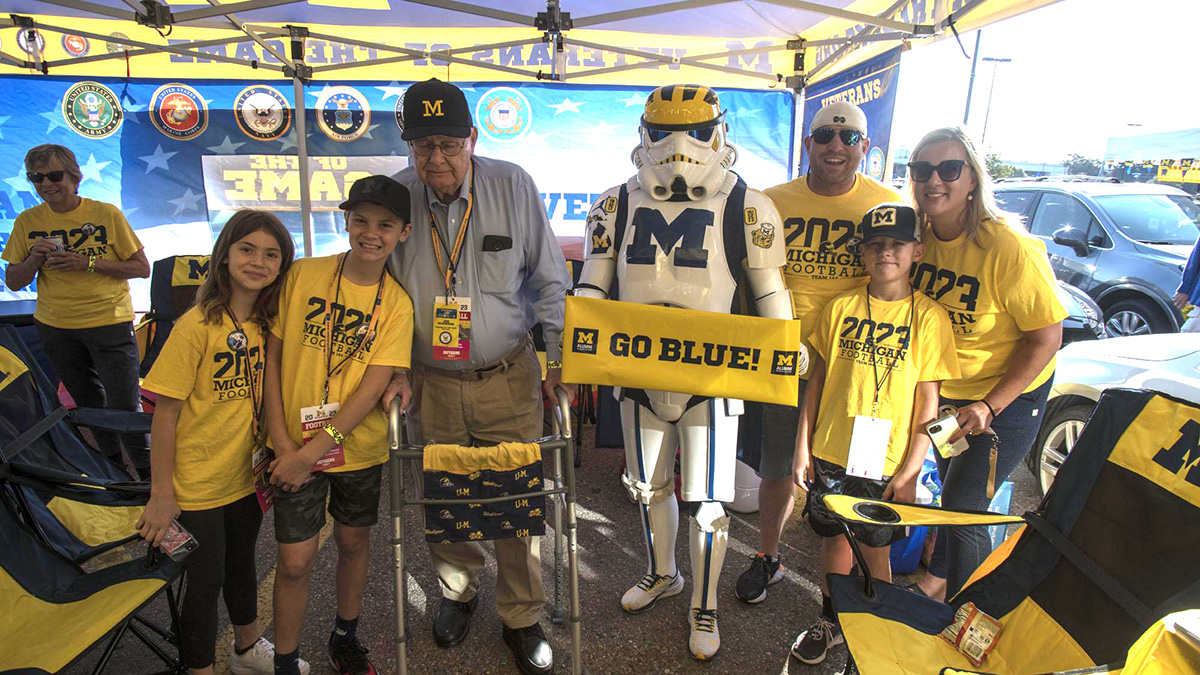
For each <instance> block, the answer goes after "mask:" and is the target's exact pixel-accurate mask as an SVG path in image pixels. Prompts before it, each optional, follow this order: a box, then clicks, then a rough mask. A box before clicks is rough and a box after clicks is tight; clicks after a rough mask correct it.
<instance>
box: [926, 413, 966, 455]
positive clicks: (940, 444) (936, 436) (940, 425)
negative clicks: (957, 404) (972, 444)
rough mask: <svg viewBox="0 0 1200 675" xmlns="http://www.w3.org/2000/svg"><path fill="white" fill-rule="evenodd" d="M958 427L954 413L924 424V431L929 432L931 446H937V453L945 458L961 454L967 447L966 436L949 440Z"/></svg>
mask: <svg viewBox="0 0 1200 675" xmlns="http://www.w3.org/2000/svg"><path fill="white" fill-rule="evenodd" d="M958 429H959V427H958V419H956V418H955V417H954V415H946V416H945V417H941V418H938V419H936V420H934V421H932V422H930V423H929V424H926V425H925V431H927V432H929V437H930V438H931V439H933V447H935V448H937V452H938V454H939V455H941V456H942V457H943V458H945V459H950V458H951V457H954V456H955V455H958V454H961V453H962V452H963V451H964V450H966V449H967V448H968V447H969V446H968V444H967V439H966V437H963V438H960V439H958V440H957V441H954V442H953V443H951V442H950V437H951V436H953V435H954V434H955V433H956V432H957V431H958Z"/></svg>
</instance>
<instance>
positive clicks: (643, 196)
mask: <svg viewBox="0 0 1200 675" xmlns="http://www.w3.org/2000/svg"><path fill="white" fill-rule="evenodd" d="M723 117H724V114H723V113H722V112H721V110H720V104H719V102H718V101H717V96H716V94H715V93H714V92H713V91H712V90H711V89H709V88H708V87H703V86H697V85H674V86H667V87H660V88H658V89H656V90H655V91H654V92H653V93H651V94H650V97H649V98H648V99H647V102H646V112H645V114H644V115H643V117H642V127H641V144H640V145H639V146H638V147H637V148H636V149H635V150H634V151H633V162H634V164H635V166H637V168H638V173H637V175H636V176H634V177H633V178H630V179H629V181H628V182H627V183H626V184H625V185H622V186H618V187H616V188H612V189H610V190H608V191H607V192H605V193H604V194H602V195H601V196H600V198H599V199H598V200H597V201H596V203H595V204H594V205H593V206H592V209H591V211H589V214H588V220H587V237H586V242H585V251H586V253H585V256H584V266H583V270H582V273H581V275H580V282H579V284H578V285H577V286H576V288H575V294H576V295H578V296H584V297H596V298H609V297H610V294H611V296H612V299H616V300H621V301H625V302H637V303H642V304H654V305H667V306H672V307H683V308H687V309H695V310H703V311H708V312H725V313H728V312H731V311H734V310H735V309H736V303H738V301H739V298H738V284H739V283H747V284H748V285H749V289H750V292H751V293H750V297H751V298H753V300H754V303H755V306H756V308H757V313H758V314H759V315H760V316H767V317H772V318H780V319H791V318H792V303H791V297H790V295H789V293H788V290H787V287H786V285H785V284H784V281H783V273H782V266H783V264H784V262H785V249H784V243H783V241H782V229H781V227H780V225H781V223H780V219H779V214H778V212H777V211H776V210H775V206H774V204H772V203H771V200H770V199H769V198H767V197H766V195H764V194H762V193H761V192H757V191H755V190H750V189H747V188H746V186H745V183H744V182H743V181H742V180H741V179H740V178H739V177H738V175H737V174H735V173H733V172H732V171H730V170H729V169H730V166H731V165H732V164H733V161H734V160H735V158H736V152H735V151H734V149H733V148H732V147H731V146H729V145H727V144H726V142H725V124H724V122H723ZM614 279H615V281H616V284H614V283H613V281H614ZM799 356H800V361H801V363H800V364H799V366H800V367H801V368H803V367H804V364H805V362H806V359H807V357H806V354H805V353H804V351H803V348H802V349H801V352H800V355H799ZM617 395H618V398H619V399H620V401H621V423H622V425H623V426H624V435H625V464H626V472H625V476H624V477H623V480H624V483H625V486H626V487H627V488H628V489H629V492H630V494H631V495H632V497H633V498H634V499H635V500H636V501H637V502H638V506H639V509H640V511H641V513H640V516H641V521H642V525H643V529H644V532H645V536H646V552H647V557H648V566H647V572H646V575H645V576H644V577H643V578H642V579H641V580H640V581H639V582H638V584H637V585H635V586H634V587H633V588H631V589H629V591H628V592H627V593H626V594H625V597H624V598H622V606H623V607H624V608H625V609H626V611H630V612H640V611H644V610H647V609H649V608H650V607H651V606H653V605H654V603H655V602H656V601H657V600H658V599H660V598H664V597H669V596H672V595H676V594H678V593H680V592H681V591H682V590H683V579H682V575H680V574H679V571H678V569H677V568H676V565H675V536H676V531H677V529H678V525H679V506H678V503H677V502H676V500H675V498H674V480H673V479H674V474H675V450H676V448H680V450H681V457H680V460H681V461H680V474H681V478H682V481H681V482H682V498H683V500H684V501H686V502H693V503H695V504H697V508H696V510H695V513H694V514H693V517H692V525H691V528H690V529H691V535H690V543H691V546H690V550H691V560H692V573H693V574H694V575H695V579H694V580H693V587H692V605H691V618H692V633H691V639H690V647H691V650H692V654H693V656H695V657H696V658H699V659H707V658H711V657H712V656H713V655H714V654H715V653H716V651H717V648H718V647H719V646H720V634H719V632H718V631H717V615H716V609H717V597H716V589H717V578H718V576H719V575H720V570H721V565H722V562H723V560H724V557H725V549H726V546H727V543H728V536H729V535H728V532H729V517H728V516H727V515H726V514H725V510H724V508H723V507H722V505H721V502H727V501H731V500H732V499H733V496H734V473H735V469H734V467H735V463H736V461H737V459H736V454H737V447H736V446H737V420H738V416H740V415H741V413H742V402H741V401H739V400H735V399H720V398H706V397H700V396H693V395H691V394H686V393H675V392H665V391H648V390H640V389H638V390H630V389H626V390H624V391H621V390H618V394H617Z"/></svg>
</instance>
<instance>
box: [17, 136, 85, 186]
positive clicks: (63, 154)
mask: <svg viewBox="0 0 1200 675" xmlns="http://www.w3.org/2000/svg"><path fill="white" fill-rule="evenodd" d="M51 159H57V160H58V161H59V163H61V164H62V167H63V170H64V171H66V172H67V175H68V176H70V177H71V178H73V179H74V180H75V184H76V185H79V183H80V182H82V181H83V172H82V171H80V170H79V162H78V160H76V159H75V153H73V152H71V150H70V149H69V148H67V147H65V146H62V145H58V144H56V143H45V144H43V145H38V146H35V147H32V148H30V149H29V152H27V153H25V170H26V171H33V170H34V169H37V168H39V167H43V166H46V165H48V164H49V163H50V160H51Z"/></svg>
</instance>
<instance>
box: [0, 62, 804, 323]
mask: <svg viewBox="0 0 1200 675" xmlns="http://www.w3.org/2000/svg"><path fill="white" fill-rule="evenodd" d="M84 82H85V81H83V80H78V79H75V78H57V77H42V76H38V77H4V78H0V91H3V93H4V100H5V102H6V110H2V111H0V113H5V114H0V246H3V244H4V243H6V242H7V240H8V236H9V233H10V232H11V231H12V226H13V220H14V219H15V218H16V217H17V214H19V213H20V212H21V211H23V210H25V209H27V208H30V207H32V206H35V205H37V204H38V203H39V199H38V197H37V195H36V193H35V192H34V190H33V186H32V185H30V183H29V182H28V181H27V180H26V178H25V168H24V165H23V158H24V156H25V153H26V151H27V150H29V148H31V147H33V146H34V145H37V144H40V143H60V144H62V145H65V146H67V147H68V148H71V150H73V151H74V152H75V155H76V157H77V158H78V160H79V164H80V168H81V169H82V172H83V181H82V182H81V184H80V186H79V192H80V194H81V195H83V196H86V197H90V198H92V199H96V200H99V201H104V202H109V203H112V204H116V205H118V206H120V207H121V209H122V211H123V212H124V213H125V216H126V217H127V218H128V219H129V221H130V223H131V224H132V225H133V227H134V229H135V230H136V231H137V234H138V237H139V238H140V239H141V241H142V243H143V244H144V245H145V247H146V254H147V256H148V257H149V258H150V259H151V260H156V259H159V258H163V257H166V256H168V255H173V254H192V253H207V252H208V251H209V250H211V248H212V241H213V239H214V234H215V232H218V231H219V230H220V227H221V225H223V223H224V222H225V219H226V218H227V217H228V215H229V212H228V211H222V210H220V209H221V206H220V205H221V204H222V203H223V202H225V201H226V200H223V199H221V195H206V193H205V182H204V175H203V170H202V158H203V157H205V156H213V155H254V156H256V157H255V158H254V159H253V160H250V161H251V162H252V165H254V166H261V167H270V168H277V169H278V170H279V171H280V178H279V180H280V181H282V180H283V177H282V176H283V173H282V172H284V171H285V170H287V169H292V170H295V168H296V167H295V163H294V159H292V160H290V162H289V161H288V160H286V159H285V158H284V157H280V156H286V155H291V156H292V157H294V156H295V154H296V148H297V146H296V141H297V137H296V128H295V124H294V119H292V118H291V115H292V111H293V110H294V109H295V101H294V100H293V98H294V97H293V88H292V85H291V82H290V81H289V80H284V81H263V82H261V83H250V82H246V81H232V80H214V81H208V80H206V81H196V82H192V83H188V84H184V83H178V82H164V81H159V80H138V79H130V80H124V79H104V78H96V79H95V80H91V81H90V82H91V83H93V84H83V83H84ZM407 84H408V83H398V82H392V83H390V84H387V85H382V86H381V85H380V83H378V82H345V83H343V84H342V85H339V86H331V85H326V84H322V85H314V86H310V87H308V88H306V89H305V95H306V99H307V100H306V101H305V108H306V121H307V129H308V142H309V154H310V156H312V157H314V158H322V161H323V162H325V164H324V165H318V164H317V163H315V162H314V163H313V165H312V168H313V169H314V170H318V171H319V170H320V169H322V168H325V169H336V167H332V166H330V165H329V162H330V158H338V157H387V156H396V157H395V158H394V159H395V160H396V164H397V165H399V166H403V165H404V163H405V162H406V160H407V158H406V157H404V156H405V155H406V154H407V152H408V149H407V146H406V144H405V143H404V142H403V141H401V140H400V128H399V126H398V125H397V122H396V114H395V110H396V106H397V103H398V102H399V101H400V99H401V96H402V95H403V93H404V90H405V88H406V87H407ZM95 85H98V86H95ZM460 86H462V88H463V91H464V92H465V93H466V96H467V101H468V103H469V104H470V106H471V108H472V110H474V111H475V119H476V125H477V126H478V127H479V130H480V133H479V146H478V150H477V152H478V153H479V154H480V155H484V156H488V157H496V158H499V159H505V160H508V161H512V162H515V163H517V164H520V165H521V166H522V167H523V168H524V169H525V170H526V171H528V172H529V173H530V174H531V175H532V176H533V178H534V181H535V182H536V183H537V185H538V188H539V189H540V190H541V191H542V199H543V202H544V204H545V207H546V212H547V214H548V216H549V217H550V220H551V223H552V224H553V226H554V229H555V232H556V233H557V234H559V235H560V236H575V237H582V236H583V226H584V220H585V218H586V215H587V210H588V207H589V205H590V203H591V201H592V199H594V198H595V197H596V196H598V194H599V193H600V192H602V191H604V190H605V189H607V188H609V187H611V186H613V185H617V184H619V183H621V182H623V181H625V180H626V179H628V178H629V176H631V175H632V174H633V172H634V169H633V165H632V163H631V162H630V160H629V155H630V152H631V151H632V149H633V147H634V146H635V145H636V144H637V143H638V121H639V118H640V115H641V113H642V108H643V105H644V103H645V100H646V96H647V95H648V94H649V93H650V91H651V89H650V88H647V87H612V86H590V87H588V86H583V87H581V86H564V85H556V84H521V85H515V86H512V85H490V84H482V83H474V84H462V85H460ZM718 94H719V96H720V98H721V104H722V106H723V107H724V108H725V109H726V110H728V114H727V117H726V119H727V121H728V122H729V129H730V133H729V138H730V140H731V141H732V142H733V143H735V144H736V145H737V146H738V148H739V151H740V152H739V159H738V163H737V165H736V166H735V167H734V169H735V170H736V171H738V173H740V174H741V175H742V176H743V177H744V178H745V179H746V181H747V182H748V183H749V184H750V185H751V186H753V187H756V188H760V189H761V188H766V187H769V186H771V185H775V184H778V183H782V182H785V181H787V180H788V179H789V178H791V174H790V171H789V163H790V160H789V157H790V153H791V146H790V144H791V137H792V124H793V122H792V121H793V120H794V115H795V111H794V104H793V97H792V95H791V92H789V91H753V90H740V89H725V90H719V91H718ZM114 102H115V103H116V104H119V106H120V110H119V111H117V112H114V110H113V103H114ZM118 118H119V119H118ZM247 159H248V160H249V158H247ZM248 166H249V165H248ZM351 168H353V167H351ZM320 173H321V177H322V179H323V180H325V181H326V182H325V183H323V184H321V185H317V184H316V178H314V190H326V191H329V190H332V189H340V190H343V191H344V190H348V189H349V185H348V184H343V183H344V182H346V179H347V174H346V173H344V172H343V173H338V172H337V171H336V170H334V171H324V172H320ZM351 177H352V176H351ZM262 180H263V178H262V177H261V175H260V178H259V179H258V184H257V185H258V188H259V189H260V190H263V191H265V190H266V188H265V187H264V186H263V183H262ZM329 181H333V182H332V183H330V182H329ZM251 182H253V181H251ZM245 185H246V183H245V182H243V183H242V184H240V188H244V187H245ZM273 187H274V189H273V191H272V196H273V197H275V198H276V199H278V198H281V195H284V194H286V192H287V191H285V190H283V189H282V188H280V187H279V185H278V184H276V185H275V186H273ZM230 189H231V190H232V189H233V188H232V186H231V187H230ZM326 196H331V195H326ZM314 199H316V196H314ZM268 201H269V200H268ZM327 201H328V200H327ZM294 202H295V203H294V206H292V207H290V208H289V209H287V210H278V211H276V213H277V214H278V215H279V216H280V218H281V219H283V221H284V223H285V224H286V225H287V226H288V227H289V229H290V230H291V231H292V232H293V233H294V235H295V237H296V241H297V245H298V248H299V243H300V215H299V213H298V210H299V199H298V195H297V196H296V198H295V200H294ZM210 206H211V210H210ZM272 208H278V207H277V206H273V207H272ZM313 223H314V230H315V232H316V234H317V242H318V246H317V249H316V252H317V253H318V254H326V253H329V252H332V251H333V250H343V249H344V248H345V241H344V233H343V232H342V229H341V227H340V225H341V220H340V214H339V213H338V212H336V211H317V212H314V214H313ZM2 272H3V266H2V264H0V273H2ZM131 288H132V290H133V293H134V306H135V308H137V309H138V310H145V309H148V307H149V302H148V293H149V283H148V282H146V281H141V280H134V281H133V282H131ZM35 291H36V288H35V287H34V286H31V287H29V288H27V289H24V290H22V291H18V292H15V293H14V292H9V291H7V290H5V291H3V292H0V301H3V300H14V299H29V298H33V297H35V295H34V292H35Z"/></svg>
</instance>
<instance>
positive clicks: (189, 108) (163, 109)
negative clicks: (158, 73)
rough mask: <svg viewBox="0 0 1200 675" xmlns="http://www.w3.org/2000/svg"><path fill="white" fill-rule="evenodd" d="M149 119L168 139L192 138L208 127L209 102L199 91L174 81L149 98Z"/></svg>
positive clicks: (188, 139)
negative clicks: (206, 101) (207, 102)
mask: <svg viewBox="0 0 1200 675" xmlns="http://www.w3.org/2000/svg"><path fill="white" fill-rule="evenodd" d="M150 121H151V122H153V123H154V128H156V129H158V130H159V131H161V132H162V133H163V134H165V135H166V136H168V137H169V138H174V139H175V140H177V141H190V140H191V139H193V138H195V137H197V136H199V135H200V134H202V133H204V130H205V129H207V128H208V105H207V104H206V103H205V102H204V98H203V97H201V96H200V92H198V91H196V90H195V89H192V88H191V87H189V86H187V85H186V84H180V83H178V82H171V83H168V84H164V85H163V86H161V87H159V88H158V90H157V91H155V92H154V95H153V96H151V97H150Z"/></svg>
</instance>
